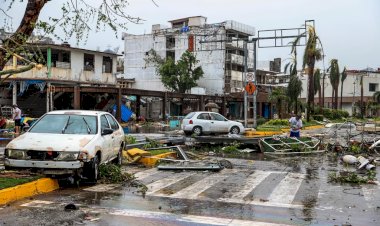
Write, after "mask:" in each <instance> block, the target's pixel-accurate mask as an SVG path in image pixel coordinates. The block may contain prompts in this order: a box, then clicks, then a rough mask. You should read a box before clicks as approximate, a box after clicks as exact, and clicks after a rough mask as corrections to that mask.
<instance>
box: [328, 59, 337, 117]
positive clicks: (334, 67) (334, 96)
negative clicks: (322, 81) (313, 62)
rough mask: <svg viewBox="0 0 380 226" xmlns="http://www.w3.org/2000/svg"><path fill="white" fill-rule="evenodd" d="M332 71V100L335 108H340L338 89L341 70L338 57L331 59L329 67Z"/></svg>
mask: <svg viewBox="0 0 380 226" xmlns="http://www.w3.org/2000/svg"><path fill="white" fill-rule="evenodd" d="M327 71H329V72H330V83H331V87H332V95H331V98H332V100H333V101H332V102H333V108H335V109H338V89H339V81H340V72H339V64H338V60H337V59H332V60H331V61H330V67H329V68H328V69H327Z"/></svg>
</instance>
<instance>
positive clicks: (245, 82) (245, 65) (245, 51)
mask: <svg viewBox="0 0 380 226" xmlns="http://www.w3.org/2000/svg"><path fill="white" fill-rule="evenodd" d="M243 47H244V76H243V80H244V81H243V84H244V87H243V90H244V127H245V128H247V125H248V123H247V102H248V101H247V92H246V91H245V86H246V85H247V70H248V65H247V58H248V49H247V42H246V41H244V44H243Z"/></svg>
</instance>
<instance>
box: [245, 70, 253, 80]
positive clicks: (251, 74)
mask: <svg viewBox="0 0 380 226" xmlns="http://www.w3.org/2000/svg"><path fill="white" fill-rule="evenodd" d="M245 80H246V81H247V82H250V81H253V73H251V72H248V73H247V75H246V76H245Z"/></svg>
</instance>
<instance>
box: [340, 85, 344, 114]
mask: <svg viewBox="0 0 380 226" xmlns="http://www.w3.org/2000/svg"><path fill="white" fill-rule="evenodd" d="M342 109H343V81H342V86H341V87H340V110H342Z"/></svg>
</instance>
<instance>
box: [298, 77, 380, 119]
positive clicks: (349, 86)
mask: <svg viewBox="0 0 380 226" xmlns="http://www.w3.org/2000/svg"><path fill="white" fill-rule="evenodd" d="M361 77H363V101H364V102H365V103H367V102H369V101H372V98H373V94H374V93H375V92H376V91H380V70H378V71H372V72H371V71H365V70H363V71H356V70H348V71H347V78H346V80H345V81H344V83H343V98H342V109H343V110H346V111H347V112H349V114H350V115H352V112H353V109H355V105H356V104H358V103H360V101H361V82H360V80H361ZM300 79H301V80H302V87H303V91H302V93H301V98H302V99H304V100H305V99H306V96H307V90H308V89H307V75H304V76H303V77H300ZM320 83H321V84H322V83H323V80H322V78H321V81H320ZM341 87H342V84H341V83H340V84H339V90H338V93H339V98H338V106H339V107H338V108H340V96H341ZM331 96H332V86H331V83H330V79H329V76H328V74H327V75H326V78H325V99H324V105H325V107H326V108H332V98H331ZM314 100H315V103H316V104H318V101H319V100H318V94H316V95H315V97H314ZM356 111H359V109H356Z"/></svg>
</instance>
